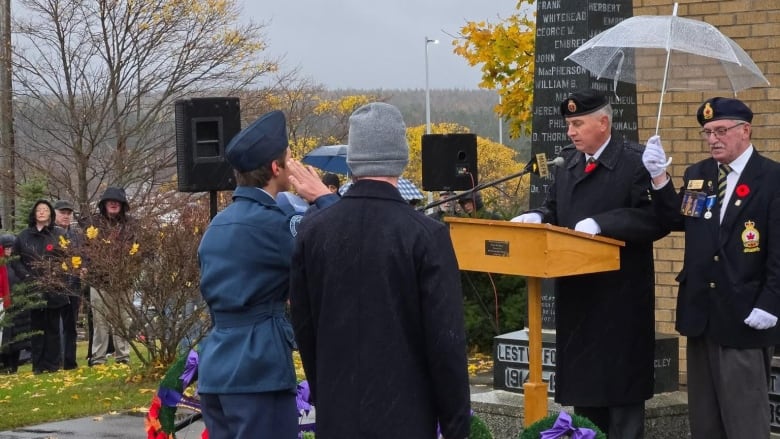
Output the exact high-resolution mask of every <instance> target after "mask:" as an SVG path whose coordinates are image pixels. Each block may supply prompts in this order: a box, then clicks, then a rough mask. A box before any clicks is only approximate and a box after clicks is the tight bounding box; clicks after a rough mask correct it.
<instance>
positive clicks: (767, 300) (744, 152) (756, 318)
mask: <svg viewBox="0 0 780 439" xmlns="http://www.w3.org/2000/svg"><path fill="white" fill-rule="evenodd" d="M696 117H697V119H698V122H699V124H700V125H701V126H702V130H701V131H700V133H701V135H702V138H703V139H704V141H705V142H706V143H707V145H708V147H709V149H710V153H711V154H712V157H711V158H708V159H706V160H702V161H700V162H698V163H696V164H694V165H692V166H690V167H689V168H687V169H686V170H685V174H684V175H683V185H682V187H681V189H680V190H679V192H677V191H675V188H674V185H673V184H671V183H670V179H669V176H668V175H667V173H666V167H667V166H668V164H669V162H667V159H666V154H665V153H664V150H663V147H662V146H661V139H660V138H659V137H658V136H653V137H651V138H650V140H648V142H647V150H646V152H645V153H644V155H643V158H642V160H643V162H644V163H645V166H646V167H647V170H648V172H649V173H650V175H651V176H652V177H653V188H654V190H653V203H654V205H655V207H656V208H657V210H658V216H659V218H661V219H662V220H663V221H664V222H665V223H667V224H669V225H670V226H671V227H672V228H673V229H674V230H684V231H685V258H684V264H683V269H682V271H681V272H680V274H679V276H677V281H678V282H679V283H680V290H679V293H678V296H677V330H678V331H679V332H680V334H682V335H685V336H687V337H688V344H687V347H686V350H687V362H688V411H689V418H690V424H691V435H692V437H693V439H699V438H707V439H711V438H716V439H719V438H748V437H749V438H754V437H755V438H759V437H760V438H767V437H769V422H770V420H769V415H770V413H769V394H768V392H769V389H768V386H767V383H768V381H769V376H770V367H771V360H772V351H773V346H775V345H777V344H778V342H780V331H778V327H777V326H776V325H777V316H779V315H780V230H778V229H780V164H778V163H777V162H775V161H772V160H770V159H768V158H766V157H764V156H762V155H761V154H759V153H758V151H756V150H755V149H754V147H753V144H752V143H751V135H752V130H753V128H752V126H751V122H752V121H753V112H752V111H751V110H750V108H748V107H747V105H745V104H744V103H743V102H741V101H739V100H737V99H730V98H712V99H708V100H706V101H705V102H704V103H703V104H702V105H701V106H700V107H699V110H698V112H697V114H696ZM689 200H693V201H692V202H691V201H689ZM685 204H694V205H695V207H694V208H692V209H684V208H683V207H684V206H685Z"/></svg>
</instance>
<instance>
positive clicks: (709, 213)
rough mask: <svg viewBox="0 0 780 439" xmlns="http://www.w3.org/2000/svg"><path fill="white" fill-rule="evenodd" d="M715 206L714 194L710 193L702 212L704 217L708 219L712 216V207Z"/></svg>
mask: <svg viewBox="0 0 780 439" xmlns="http://www.w3.org/2000/svg"><path fill="white" fill-rule="evenodd" d="M713 206H715V195H710V196H708V197H707V201H706V204H705V206H704V208H705V209H707V211H706V212H704V219H710V218H712V207H713Z"/></svg>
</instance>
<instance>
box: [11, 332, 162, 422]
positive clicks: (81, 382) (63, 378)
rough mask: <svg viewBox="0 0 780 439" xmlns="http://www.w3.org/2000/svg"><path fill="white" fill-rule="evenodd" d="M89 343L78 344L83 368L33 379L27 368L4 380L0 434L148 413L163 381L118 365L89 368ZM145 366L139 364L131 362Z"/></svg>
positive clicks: (110, 363) (41, 375) (80, 365)
mask: <svg viewBox="0 0 780 439" xmlns="http://www.w3.org/2000/svg"><path fill="white" fill-rule="evenodd" d="M86 350H87V344H86V342H83V343H79V344H78V357H77V358H78V359H79V368H78V369H75V370H68V371H59V372H56V373H46V374H40V375H33V373H32V368H31V365H30V364H29V363H28V364H25V365H24V366H22V367H20V368H19V372H18V373H17V374H14V375H0V413H2V414H3V416H0V431H5V430H11V429H14V428H18V427H22V426H26V425H34V424H40V423H44V422H53V421H60V420H63V419H71V418H79V417H84V416H100V415H103V414H108V413H115V412H127V411H133V410H135V411H143V410H145V409H146V408H147V407H148V406H149V402H150V401H151V399H152V395H153V394H154V392H155V391H156V390H157V384H158V383H159V380H158V379H152V378H146V377H147V376H148V375H147V374H146V373H145V371H140V370H134V369H133V366H132V363H131V365H130V366H127V365H123V364H114V362H113V360H109V363H108V364H106V365H101V366H95V367H87V365H86V364H87V360H85V359H84V358H85V357H86ZM132 361H134V362H135V364H140V362H138V360H137V359H134V360H132Z"/></svg>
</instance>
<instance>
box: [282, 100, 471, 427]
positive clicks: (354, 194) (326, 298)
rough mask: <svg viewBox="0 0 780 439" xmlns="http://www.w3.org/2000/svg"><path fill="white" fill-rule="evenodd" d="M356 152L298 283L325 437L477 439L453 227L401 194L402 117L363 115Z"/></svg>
mask: <svg viewBox="0 0 780 439" xmlns="http://www.w3.org/2000/svg"><path fill="white" fill-rule="evenodd" d="M348 144H349V146H348V148H347V163H348V164H349V167H350V169H351V171H352V175H353V177H354V184H352V186H351V187H350V188H349V190H348V191H346V192H345V193H344V194H343V196H342V198H341V201H339V202H338V203H336V204H334V205H333V206H331V207H329V208H327V209H324V210H322V211H319V212H317V214H315V215H310V216H308V217H307V218H306V219H305V220H304V222H303V224H302V226H301V232H300V233H299V235H298V239H297V240H296V248H295V253H294V255H293V266H292V270H291V275H290V276H291V277H290V313H291V316H292V320H293V327H294V328H295V339H296V341H297V343H298V347H299V350H300V354H301V359H302V360H303V368H304V370H305V371H306V378H307V380H308V382H309V388H310V390H311V392H312V395H313V397H314V398H315V399H316V401H317V435H318V436H319V435H322V436H323V437H325V436H327V437H340V438H341V437H343V438H357V437H365V436H367V435H370V433H372V432H381V436H382V437H393V438H412V437H415V438H418V437H431V438H432V437H436V435H437V433H436V423H437V421H438V422H439V423H440V425H441V434H442V436H443V437H446V438H465V437H468V435H469V413H470V402H469V385H468V367H467V363H466V351H467V349H466V335H465V329H464V322H463V305H462V300H463V299H462V290H461V285H460V272H459V271H458V264H457V261H456V259H455V252H454V250H453V248H452V243H451V241H450V238H449V231H448V228H447V226H446V225H445V224H443V223H441V222H439V221H436V220H434V219H431V218H429V217H427V216H425V215H424V214H422V213H421V212H418V211H417V210H415V209H414V207H412V206H410V205H409V204H408V203H406V201H405V200H404V199H403V197H402V196H401V194H400V193H399V191H398V189H397V188H396V184H397V181H398V177H399V176H400V175H401V173H402V172H403V170H404V168H405V167H406V164H407V162H408V160H409V147H408V145H407V142H406V129H405V124H404V122H403V117H402V116H401V113H400V112H399V111H398V109H397V108H396V107H394V106H392V105H389V104H385V103H381V102H375V103H371V104H368V105H365V106H363V107H360V108H358V109H357V110H355V112H354V113H352V116H351V117H350V119H349V141H348ZM334 227H338V233H334V230H333V228H334ZM378 341H379V342H378ZM431 359H435V361H431ZM388 401H392V402H393V403H392V404H388ZM365 419H371V426H370V428H369V429H367V427H366V425H365V423H364V422H363V421H361V420H365Z"/></svg>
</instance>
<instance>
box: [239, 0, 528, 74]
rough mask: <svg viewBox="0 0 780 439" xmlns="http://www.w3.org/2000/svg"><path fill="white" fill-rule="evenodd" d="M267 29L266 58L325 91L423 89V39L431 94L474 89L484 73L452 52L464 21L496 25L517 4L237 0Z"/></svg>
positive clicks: (508, 0)
mask: <svg viewBox="0 0 780 439" xmlns="http://www.w3.org/2000/svg"><path fill="white" fill-rule="evenodd" d="M240 1H242V2H243V5H244V12H245V14H246V16H247V17H251V18H252V19H253V20H255V21H259V22H266V23H267V24H268V26H267V28H266V37H267V38H268V41H269V45H270V46H269V49H268V51H267V53H269V54H270V55H272V56H278V55H284V56H285V62H284V65H285V66H286V67H287V68H293V67H300V68H301V69H302V71H303V73H304V75H305V76H307V77H310V78H311V79H312V80H314V81H315V82H317V83H321V84H323V85H325V86H326V87H327V88H330V89H336V88H356V89H377V88H382V89H394V88H401V89H415V88H416V89H423V88H425V37H426V36H427V37H429V38H431V39H438V40H439V44H436V45H434V44H430V45H429V46H428V68H429V85H430V88H431V89H439V88H458V89H476V88H478V87H477V84H478V83H479V79H480V71H479V67H478V66H475V67H470V66H469V65H468V64H467V63H466V61H465V60H464V59H463V58H461V57H460V56H458V55H455V54H454V53H452V49H453V46H452V44H451V43H452V40H453V38H452V37H451V36H449V35H447V34H451V35H457V34H458V31H459V30H460V28H461V27H462V26H463V25H464V24H465V23H466V22H467V21H483V20H486V21H490V22H492V23H496V22H498V21H499V20H500V19H503V18H506V17H508V16H509V15H511V14H512V13H513V12H514V11H515V5H516V1H514V0H414V1H413V0H383V1H367V0H287V1H286V0H278V1H270V2H266V1H263V2H261V1H257V0H240Z"/></svg>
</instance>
